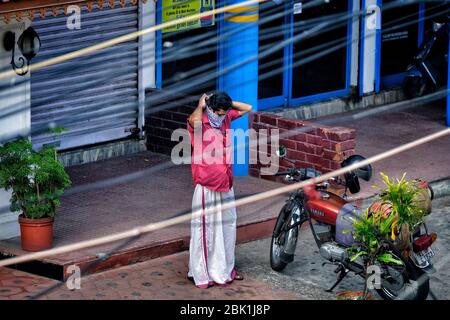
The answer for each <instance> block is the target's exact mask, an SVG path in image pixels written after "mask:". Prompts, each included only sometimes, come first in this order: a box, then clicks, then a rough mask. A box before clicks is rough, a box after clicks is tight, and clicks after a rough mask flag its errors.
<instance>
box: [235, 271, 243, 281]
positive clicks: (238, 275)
mask: <svg viewBox="0 0 450 320" xmlns="http://www.w3.org/2000/svg"><path fill="white" fill-rule="evenodd" d="M234 280H238V281H241V280H244V276H243V275H241V274H239V273H236V275H235V276H234Z"/></svg>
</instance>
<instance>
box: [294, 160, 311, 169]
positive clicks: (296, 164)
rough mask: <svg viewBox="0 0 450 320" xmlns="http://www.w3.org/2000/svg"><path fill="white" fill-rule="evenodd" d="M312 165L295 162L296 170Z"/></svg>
mask: <svg viewBox="0 0 450 320" xmlns="http://www.w3.org/2000/svg"><path fill="white" fill-rule="evenodd" d="M310 166H311V165H310V164H309V163H307V162H305V161H295V167H296V168H308V167H310Z"/></svg>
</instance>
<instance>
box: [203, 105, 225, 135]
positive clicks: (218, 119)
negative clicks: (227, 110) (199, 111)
mask: <svg viewBox="0 0 450 320" xmlns="http://www.w3.org/2000/svg"><path fill="white" fill-rule="evenodd" d="M206 115H207V116H208V120H209V123H210V124H211V126H212V127H213V128H217V129H218V128H220V127H221V126H222V122H223V120H224V119H225V115H218V114H215V113H214V111H213V110H212V109H211V108H210V107H209V106H208V105H207V106H206Z"/></svg>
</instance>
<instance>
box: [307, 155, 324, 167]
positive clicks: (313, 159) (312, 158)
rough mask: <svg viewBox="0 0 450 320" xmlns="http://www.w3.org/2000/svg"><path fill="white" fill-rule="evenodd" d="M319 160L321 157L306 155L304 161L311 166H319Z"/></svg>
mask: <svg viewBox="0 0 450 320" xmlns="http://www.w3.org/2000/svg"><path fill="white" fill-rule="evenodd" d="M321 159H322V158H321V157H318V156H316V155H312V154H307V155H306V161H307V162H309V163H311V164H314V165H317V164H319V163H320V161H321Z"/></svg>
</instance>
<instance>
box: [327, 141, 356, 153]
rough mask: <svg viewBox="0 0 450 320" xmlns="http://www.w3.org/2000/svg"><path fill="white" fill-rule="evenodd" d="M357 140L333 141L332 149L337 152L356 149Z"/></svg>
mask: <svg viewBox="0 0 450 320" xmlns="http://www.w3.org/2000/svg"><path fill="white" fill-rule="evenodd" d="M355 146H356V143H355V140H347V141H342V142H331V150H336V151H337V152H341V151H346V150H351V149H355Z"/></svg>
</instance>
